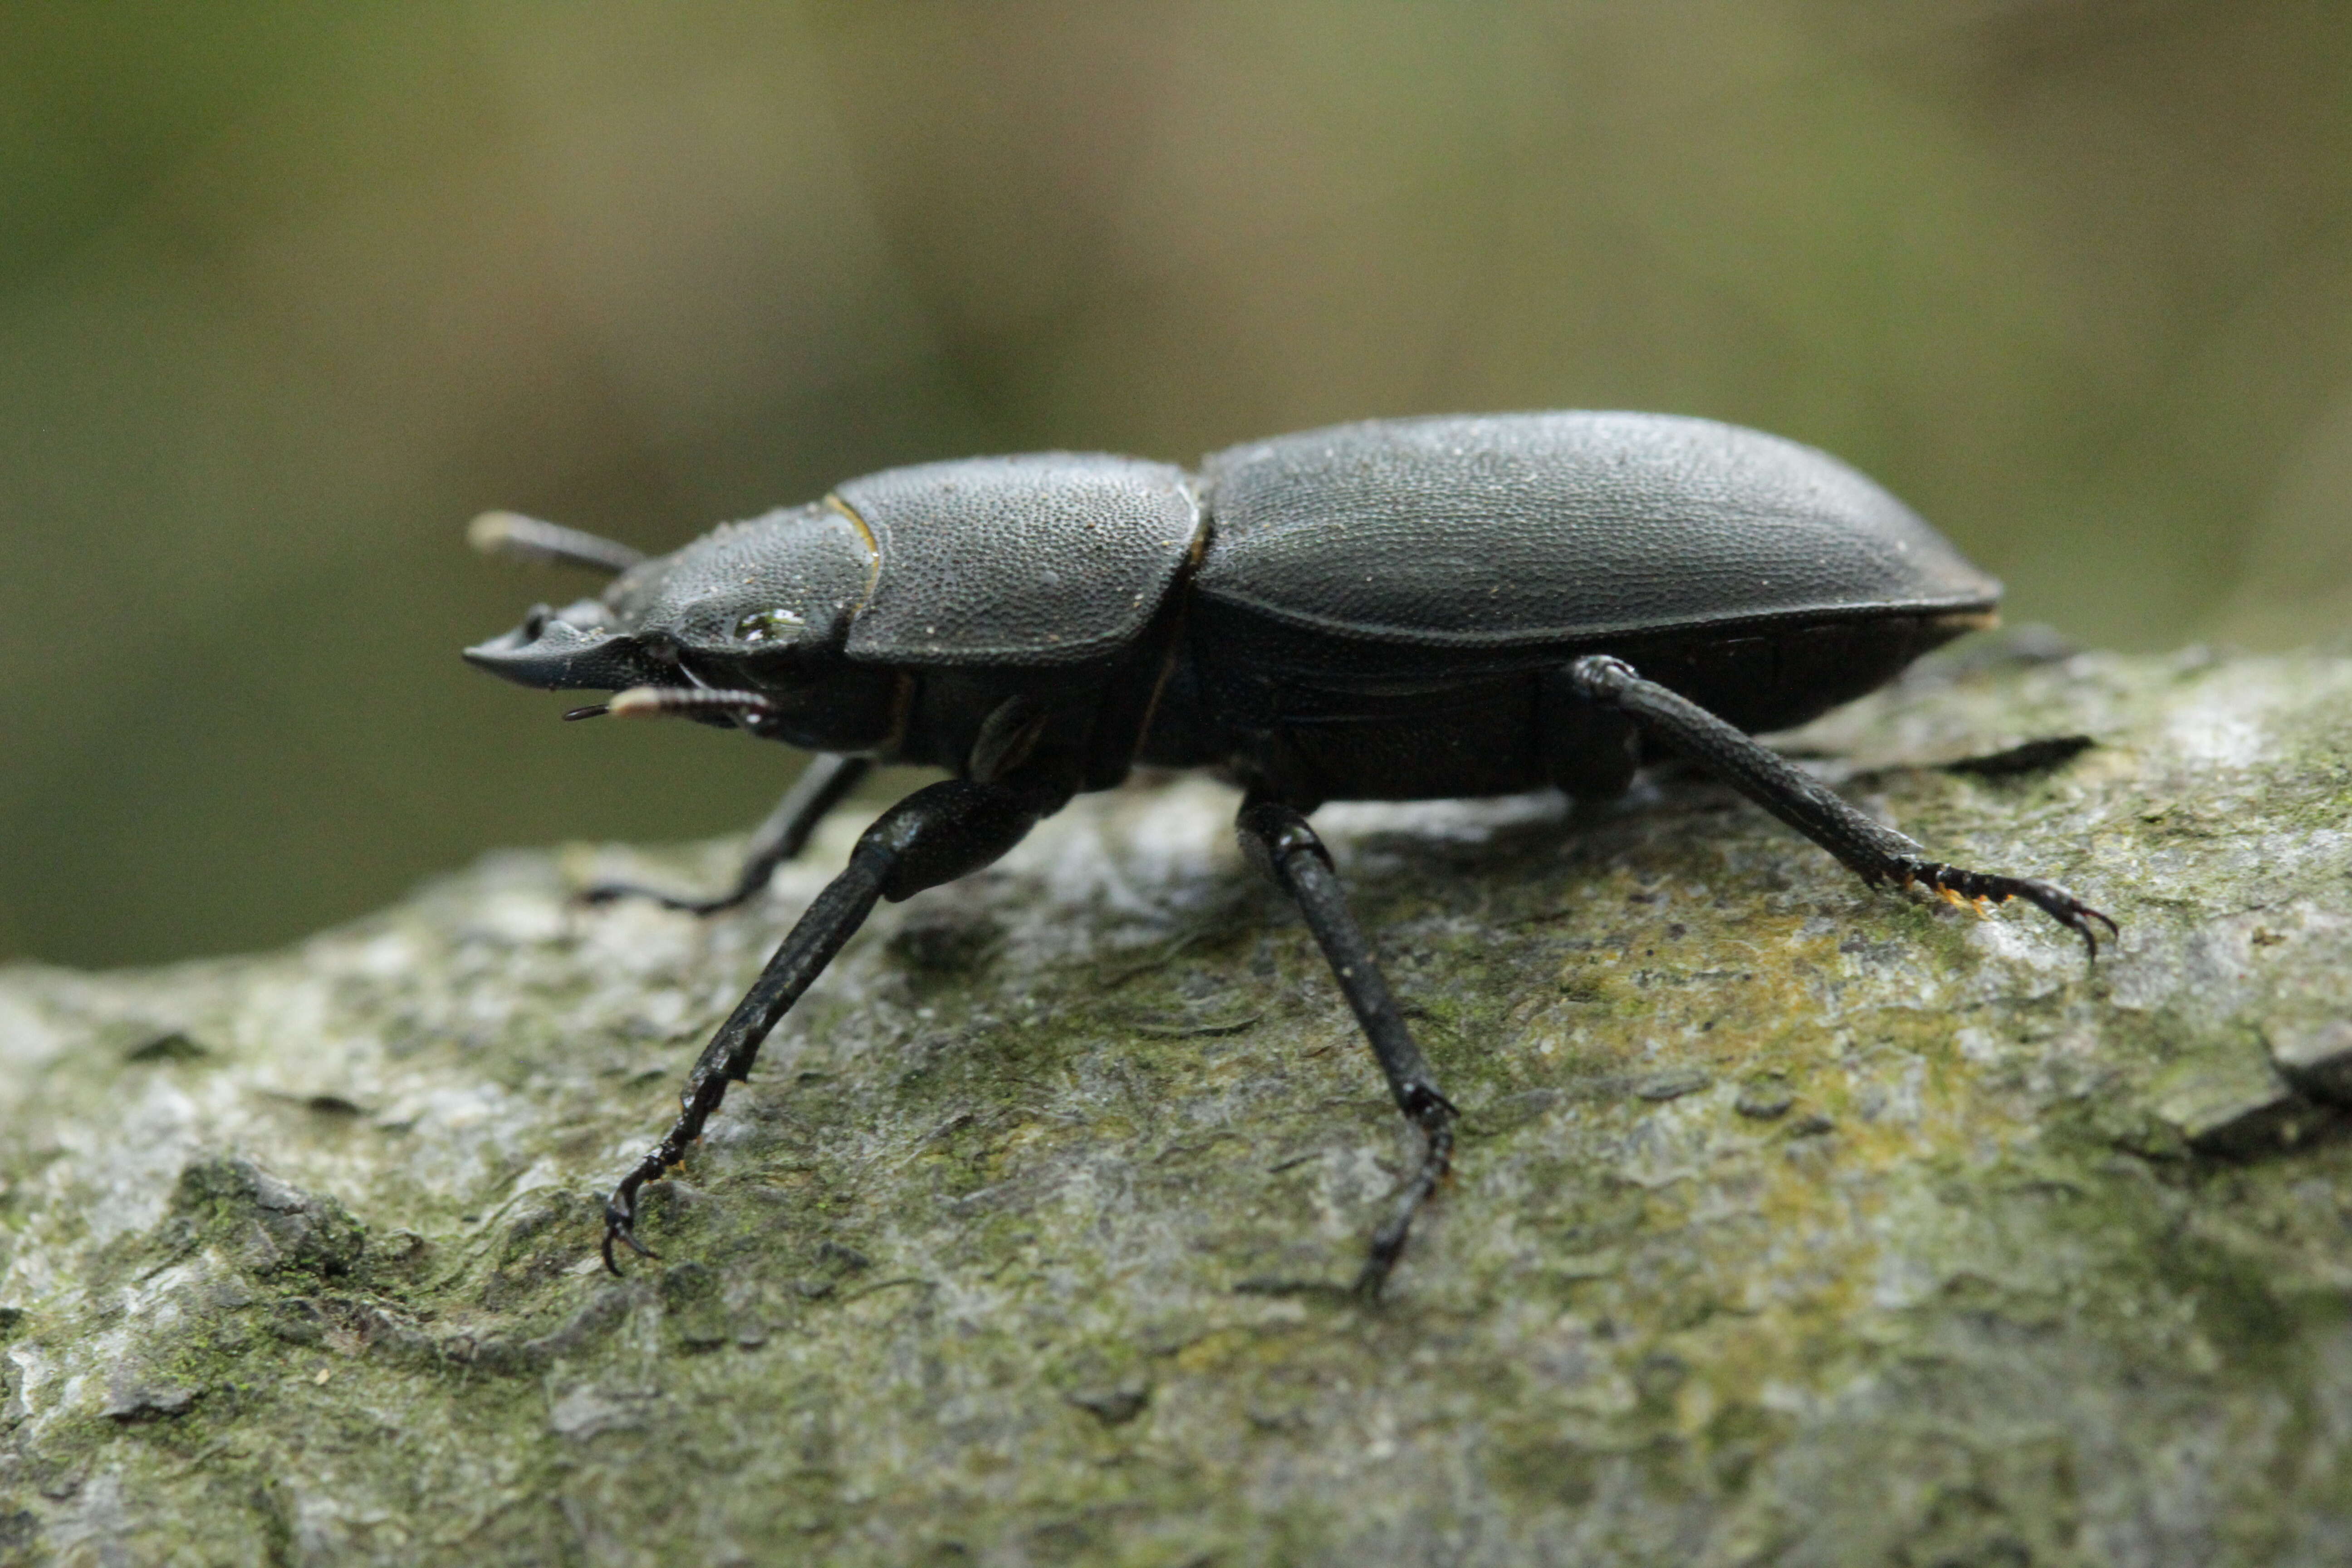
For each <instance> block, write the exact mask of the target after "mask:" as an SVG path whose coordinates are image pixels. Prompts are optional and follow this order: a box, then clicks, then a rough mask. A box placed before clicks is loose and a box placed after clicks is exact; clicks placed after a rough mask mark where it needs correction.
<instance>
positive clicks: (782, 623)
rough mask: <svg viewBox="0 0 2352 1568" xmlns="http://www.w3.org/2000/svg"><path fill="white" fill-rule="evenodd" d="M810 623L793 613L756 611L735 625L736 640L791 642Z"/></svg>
mask: <svg viewBox="0 0 2352 1568" xmlns="http://www.w3.org/2000/svg"><path fill="white" fill-rule="evenodd" d="M807 624H808V623H807V622H806V621H804V620H803V619H802V618H801V616H799V615H797V614H795V613H794V612H793V611H791V610H785V609H774V610H754V611H752V612H751V614H750V615H748V616H743V617H742V618H740V620H738V621H737V622H736V623H735V640H736V641H738V642H745V643H751V644H753V645H754V646H756V645H758V644H761V643H772V642H791V641H792V640H793V638H794V637H798V636H799V635H800V631H801V628H802V627H803V626H806V625H807Z"/></svg>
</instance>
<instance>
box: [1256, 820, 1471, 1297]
mask: <svg viewBox="0 0 2352 1568" xmlns="http://www.w3.org/2000/svg"><path fill="white" fill-rule="evenodd" d="M1235 826H1237V827H1238V829H1239V831H1240V834H1241V841H1242V848H1243V850H1244V853H1246V854H1247V855H1248V856H1249V858H1251V859H1252V860H1253V861H1255V862H1256V863H1257V865H1258V867H1259V868H1261V869H1263V870H1264V871H1265V873H1266V874H1267V875H1268V876H1270V877H1272V878H1273V879H1275V881H1276V884H1277V885H1279V886H1280V887H1281V889H1282V890H1283V891H1284V892H1286V893H1287V894H1289V895H1290V897H1291V900H1292V901H1293V902H1295V903H1296V904H1297V906H1298V910H1299V912H1300V913H1301V914H1303V915H1305V916H1306V917H1307V930H1309V931H1313V932H1314V933H1315V942H1316V945H1318V947H1320V948H1321V949H1322V950H1323V957H1324V959H1325V961H1326V962H1328V963H1329V964H1330V965H1331V973H1332V974H1333V976H1334V977H1336V978H1337V979H1338V980H1339V989H1340V990H1341V991H1343V992H1345V993H1346V994H1347V997H1348V1005H1349V1007H1350V1008H1352V1009H1353V1010H1354V1011H1355V1015H1356V1021H1357V1023H1359V1024H1360V1025H1361V1026H1363V1030H1364V1037H1365V1038H1366V1039H1367V1040H1369V1041H1370V1042H1371V1047H1372V1054H1373V1055H1374V1056H1375V1057H1378V1058H1380V1063H1381V1072H1382V1073H1383V1074H1385V1075H1386V1076H1387V1078H1388V1080H1389V1092H1390V1093H1391V1095H1393V1096H1394V1097H1395V1098H1396V1103H1397V1109H1398V1110H1402V1111H1403V1112H1404V1114H1405V1118H1406V1120H1408V1121H1411V1122H1412V1124H1413V1125H1414V1126H1415V1127H1417V1128H1419V1129H1420V1130H1421V1135H1422V1160H1421V1165H1420V1168H1419V1169H1417V1170H1416V1171H1414V1173H1412V1179H1411V1180H1409V1181H1407V1182H1406V1183H1405V1184H1404V1187H1403V1189H1402V1192H1400V1193H1399V1194H1398V1196H1397V1206H1396V1208H1395V1211H1394V1212H1393V1213H1391V1215H1389V1217H1388V1219H1387V1220H1386V1221H1385V1222H1384V1223H1382V1225H1381V1227H1380V1228H1379V1229H1378V1230H1376V1231H1374V1232H1373V1233H1372V1245H1371V1248H1370V1252H1369V1253H1368V1254H1367V1255H1366V1257H1365V1258H1364V1267H1363V1269H1362V1271H1361V1272H1360V1273H1359V1274H1358V1275H1357V1276H1356V1292H1357V1294H1359V1295H1360V1296H1363V1297H1365V1298H1367V1299H1370V1300H1379V1298H1380V1293H1381V1285H1382V1284H1383V1283H1385V1282H1386V1281H1387V1279H1388V1277H1389V1271H1390V1270H1391V1269H1392V1268H1395V1267H1396V1261H1397V1258H1399V1257H1400V1256H1401V1255H1402V1253H1403V1251H1404V1243H1405V1237H1406V1234H1407V1233H1408V1232H1409V1231H1411V1229H1412V1220H1413V1216H1414V1215H1417V1214H1419V1213H1420V1212H1421V1207H1422V1205H1423V1204H1425V1203H1427V1202H1428V1201H1429V1199H1430V1196H1431V1194H1433V1193H1435V1192H1436V1191H1437V1184H1438V1183H1439V1182H1440V1181H1442V1180H1444V1176H1445V1173H1446V1170H1447V1168H1448V1166H1449V1165H1450V1164H1451V1163H1452V1161H1453V1156H1454V1119H1455V1117H1456V1115H1457V1114H1458V1113H1457V1112H1456V1111H1455V1110H1454V1105H1453V1102H1452V1101H1450V1100H1447V1099H1446V1098H1445V1096H1444V1094H1442V1093H1440V1092H1439V1091H1438V1088H1437V1082H1436V1079H1435V1078H1434V1076H1433V1074H1432V1073H1431V1072H1430V1070H1429V1062H1428V1060H1427V1058H1423V1056H1422V1054H1421V1047H1418V1046H1416V1045H1414V1044H1413V1040H1412V1032H1411V1031H1409V1030H1408V1029H1406V1027H1405V1026H1404V1014H1403V1013H1402V1011H1401V1010H1400V1009H1399V1008H1398V1006H1397V1005H1396V998H1395V997H1394V996H1392V995H1391V994H1389V984H1388V980H1387V978H1386V977H1385V976H1383V975H1382V974H1381V968H1380V963H1379V962H1378V961H1377V960H1376V959H1374V958H1373V956H1372V950H1371V945H1370V943H1369V942H1365V940H1364V933H1363V931H1362V929H1361V928H1360V927H1359V926H1358V925H1357V924H1356V919H1355V916H1354V915H1352V914H1350V913H1349V910H1348V900H1347V895H1346V894H1345V893H1344V892H1342V891H1341V890H1340V888H1339V876H1338V874H1337V873H1336V872H1335V871H1333V870H1332V868H1331V857H1330V854H1329V852H1328V851H1327V850H1326V849H1325V848H1324V847H1323V841H1322V840H1321V839H1320V838H1318V837H1316V836H1315V829H1314V828H1312V827H1310V826H1307V818H1306V817H1304V816H1301V815H1299V813H1298V812H1297V810H1296V809H1295V808H1294V807H1291V806H1288V805H1284V804H1283V803H1282V802H1280V801H1278V800H1275V799H1272V798H1271V797H1269V796H1265V795H1251V796H1250V797H1249V798H1248V799H1247V800H1244V802H1243V803H1242V811H1241V817H1240V820H1239V821H1238V823H1237V824H1236V825H1235Z"/></svg>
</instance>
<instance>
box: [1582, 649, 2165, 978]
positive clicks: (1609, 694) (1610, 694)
mask: <svg viewBox="0 0 2352 1568" xmlns="http://www.w3.org/2000/svg"><path fill="white" fill-rule="evenodd" d="M1568 679H1569V683H1570V686H1571V688H1572V689H1574V690H1575V691H1576V692H1577V693H1578V695H1580V696H1581V697H1583V698H1584V699H1585V700H1587V701H1590V702H1594V703H1598V704H1600V705H1601V706H1602V707H1605V708H1613V709H1617V710H1622V711H1623V712H1624V713H1626V714H1627V715H1629V716H1630V717H1632V718H1633V721H1635V722H1637V723H1639V724H1640V725H1641V726H1642V727H1643V728H1644V729H1645V730H1648V731H1652V732H1653V733H1654V734H1656V735H1657V736H1658V737H1659V738H1660V739H1661V740H1664V742H1666V743H1667V744H1669V745H1671V746H1673V747H1674V748H1675V750H1676V751H1678V752H1682V753H1683V754H1684V755H1685V756H1687V757H1689V758H1690V759H1691V760H1692V761H1693V762H1696V763H1698V764H1699V765H1700V766H1702V767H1704V768H1706V770H1707V771H1708V772H1710V773H1714V774H1715V775H1716V776H1717V777H1718V778H1720V779H1722V780H1723V781H1724V782H1725V783H1726V784H1730V785H1731V787H1732V788H1734V789H1736V790H1738V792H1739V793H1740V794H1742V795H1746V796H1747V797H1748V799H1750V800H1752V801H1754V802H1755V803H1756V804H1757V805H1760V806H1762V807H1763V808H1764V809H1765V810H1767V811H1769V812H1770V813H1771V814H1772V815H1773V816H1777V817H1779V818H1780V820H1781V821H1783V822H1785V823H1787V824H1788V825H1789V826H1791V827H1793V828H1795V829H1796V830H1797V831H1798V832H1800V833H1801V834H1803V835H1804V836H1805V837H1808V838H1810V839H1811V840H1812V841H1813V842H1814V843H1816V844H1818V845H1820V846H1821V847H1822V848H1824V849H1826V850H1828V851H1829V852H1830V853H1831V854H1832V855H1834V856H1836V857H1837V858H1839V859H1840V860H1843V861H1844V862H1845V864H1846V865H1847V866H1848V867H1850V868H1852V869H1853V871H1854V873H1855V874H1856V875H1858V876H1859V877H1861V878H1862V879H1863V880H1864V881H1865V882H1869V883H1872V884H1874V885H1875V884H1878V883H1881V882H1895V883H1899V884H1900V885H1902V886H1904V887H1906V888H1907V887H1910V886H1911V885H1912V884H1914V883H1918V884H1921V885H1924V886H1925V887H1926V888H1927V889H1928V890H1929V891H1931V892H1935V893H1939V894H1941V895H1943V896H1944V897H1945V898H1947V899H1949V900H1952V901H1953V902H1954V903H1969V904H1973V903H1974V902H1975V901H1976V900H1982V899H1990V900H1992V901H1993V902H1995V903H2007V902H2008V901H2009V900H2011V899H2023V900H2025V901H2026V902H2028V903H2030V904H2032V905H2033V906H2034V907H2035V908H2037V909H2039V910H2042V912H2043V913H2045V914H2047V915H2048V916H2050V918H2051V919H2053V920H2054V921H2057V922H2058V923H2059V924H2060V925H2063V926H2064V927H2065V928H2066V929H2067V930H2068V931H2073V932H2074V934H2075V935H2077V936H2079V937H2081V938H2082V939H2083V943H2084V946H2086V947H2088V948H2089V949H2090V950H2091V956H2092V957H2093V958H2096V957H2097V956H2098V955H2099V938H2098V932H2097V931H2096V930H2095V928H2094V926H2093V924H2092V922H2093V921H2097V922H2098V924H2099V925H2103V926H2105V927H2106V928H2107V931H2108V933H2109V934H2110V935H2115V934H2118V933H2117V931H2116V922H2115V921H2112V920H2110V919H2108V918H2107V917H2106V916H2105V915H2104V914H2102V913H2100V912H2099V911H2098V910H2095V909H2093V908H2092V907H2091V906H2090V905H2088V904H2086V903H2084V901H2083V900H2080V899H2078V898H2076V897H2075V896H2074V894H2072V893H2070V892H2068V891H2067V890H2066V889H2063V888H2062V887H2060V886H2058V885H2057V884H2056V883H2055V882H2043V881H2039V880H2036V879H2032V878H2030V877H2004V876H1999V875H1996V874H1993V873H1990V872H1985V871H1970V870H1966V869H1964V868H1960V867H1958V866H1948V865H1946V864H1944V862H1942V861H1940V860H1931V859H1929V858H1927V849H1926V848H1925V847H1923V846H1922V845H1921V844H1920V843H1919V842H1918V841H1917V840H1916V839H1914V838H1910V837H1906V836H1905V835H1903V834H1900V833H1897V832H1895V829H1893V828H1891V827H1887V826H1883V825H1881V824H1879V823H1876V822H1873V821H1872V820H1871V819H1870V818H1869V817H1867V816H1864V815H1863V814H1862V813H1861V812H1859V811H1857V810H1855V809H1854V808H1853V806H1852V805H1847V804H1846V802H1845V801H1844V800H1843V799H1842V798H1840V797H1839V795H1837V794H1836V793H1835V792H1834V791H1832V789H1830V787H1829V786H1828V785H1826V784H1822V782H1821V781H1820V780H1818V779H1816V778H1814V777H1813V776H1812V775H1811V774H1810V773H1805V772H1804V771H1803V770H1801V769H1800V768H1798V767H1797V766H1796V765H1795V764H1793V763H1790V762H1789V760H1788V759H1787V758H1785V757H1783V756H1781V755H1780V753H1779V752H1775V751H1773V750H1772V749H1771V748H1770V747H1769V746H1767V745H1765V744H1763V743H1762V742H1759V741H1758V740H1757V739H1756V738H1755V737H1754V736H1752V735H1749V734H1748V733H1747V732H1746V731H1742V730H1740V729H1739V728H1738V726H1736V725H1732V724H1727V723H1726V722H1724V721H1722V720H1721V719H1718V718H1717V717H1716V716H1715V715H1714V714H1712V713H1710V712H1708V711H1707V710H1706V709H1704V708H1702V707H1700V706H1699V705H1698V704H1697V703H1696V702H1693V701H1692V700H1690V699H1688V698H1686V697H1684V696H1681V695H1679V694H1677V693H1675V692H1674V691H1670V690H1668V689H1666V688H1665V687H1663V686H1661V685H1659V684H1658V683H1657V682H1656V681H1654V680H1644V679H1642V677H1641V676H1640V675H1638V674H1636V673H1635V672H1634V670H1633V666H1631V665H1629V664H1627V663H1625V661H1624V660H1622V659H1617V658H1610V657H1609V656H1608V655H1606V654H1589V655H1587V656H1586V657H1584V658H1580V659H1577V660H1575V661H1574V662H1573V663H1571V664H1570V666H1569V667H1568Z"/></svg>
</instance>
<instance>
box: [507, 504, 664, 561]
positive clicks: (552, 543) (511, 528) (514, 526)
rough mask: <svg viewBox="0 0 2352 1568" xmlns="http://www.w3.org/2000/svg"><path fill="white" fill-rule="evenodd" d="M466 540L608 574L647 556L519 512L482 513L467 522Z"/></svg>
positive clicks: (540, 559) (534, 559) (508, 553)
mask: <svg viewBox="0 0 2352 1568" xmlns="http://www.w3.org/2000/svg"><path fill="white" fill-rule="evenodd" d="M466 541H467V543H469V544H471V545H472V546H473V547H474V548H475V549H477V550H478V551H480V552H482V553H483V554H485V555H513V556H518V557H520V558H521V559H522V560H525V561H551V562H555V563H558V564H560V565H564V566H584V567H586V568H587V569H588V570H590V571H592V572H603V573H606V574H620V573H623V572H626V571H627V570H628V569H629V568H630V567H632V566H635V564H636V563H638V562H640V561H643V560H644V559H645V558H646V554H645V552H644V551H642V550H632V549H631V548H630V547H629V546H627V545H625V544H622V543H618V542H615V541H613V540H610V539H599V538H598V537H596V535H594V534H593V533H583V532H582V531H580V530H578V529H576V528H566V527H564V526H563V525H562V523H559V522H544V521H541V520H540V519H538V518H535V517H525V516H523V514H522V513H520V512H519V511H486V512H484V513H482V515H481V516H479V517H478V518H476V519H475V520H474V521H471V522H469V523H467V525H466Z"/></svg>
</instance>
